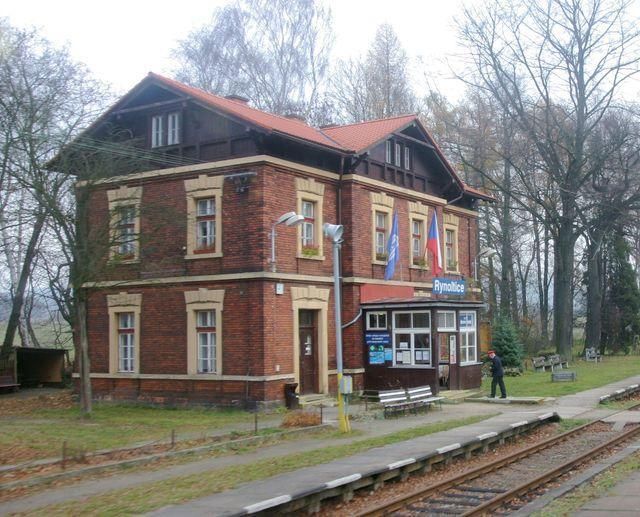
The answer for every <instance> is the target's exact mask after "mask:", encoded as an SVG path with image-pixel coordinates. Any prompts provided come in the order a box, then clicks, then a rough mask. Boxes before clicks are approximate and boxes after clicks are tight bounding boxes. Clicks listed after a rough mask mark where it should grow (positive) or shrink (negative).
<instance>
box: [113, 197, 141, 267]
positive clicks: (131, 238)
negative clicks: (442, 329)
mask: <svg viewBox="0 0 640 517" xmlns="http://www.w3.org/2000/svg"><path fill="white" fill-rule="evenodd" d="M117 217H118V225H117V237H116V239H117V246H118V254H119V255H121V256H122V257H132V256H133V255H134V253H135V243H136V234H135V233H136V232H135V221H136V207H135V206H121V207H118V216H117Z"/></svg>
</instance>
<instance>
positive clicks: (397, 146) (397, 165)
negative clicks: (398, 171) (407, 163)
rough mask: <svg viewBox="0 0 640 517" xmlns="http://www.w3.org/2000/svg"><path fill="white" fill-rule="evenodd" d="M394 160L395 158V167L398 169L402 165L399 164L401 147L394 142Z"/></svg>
mask: <svg viewBox="0 0 640 517" xmlns="http://www.w3.org/2000/svg"><path fill="white" fill-rule="evenodd" d="M394 158H395V166H396V167H400V166H401V165H402V162H401V160H402V146H401V145H400V144H399V143H398V142H396V152H395V155H394Z"/></svg>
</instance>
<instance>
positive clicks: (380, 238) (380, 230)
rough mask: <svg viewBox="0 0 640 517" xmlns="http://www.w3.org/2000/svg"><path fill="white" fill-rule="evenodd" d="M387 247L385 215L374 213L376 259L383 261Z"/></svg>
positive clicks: (383, 213)
mask: <svg viewBox="0 0 640 517" xmlns="http://www.w3.org/2000/svg"><path fill="white" fill-rule="evenodd" d="M386 247H387V214H386V213H385V212H376V258H378V259H379V260H384V258H386V257H385V255H386V253H387V251H386Z"/></svg>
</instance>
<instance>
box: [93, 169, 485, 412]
mask: <svg viewBox="0 0 640 517" xmlns="http://www.w3.org/2000/svg"><path fill="white" fill-rule="evenodd" d="M247 170H250V171H253V172H256V176H255V177H253V178H252V179H251V181H250V184H249V188H248V190H247V191H245V192H237V191H236V188H235V185H234V183H233V181H231V180H225V182H224V186H223V202H222V213H221V215H220V216H221V217H222V221H223V235H222V245H223V257H219V258H207V259H198V260H185V259H184V250H183V248H184V247H185V246H186V211H187V206H186V194H185V190H184V180H185V179H187V178H195V177H197V176H198V175H199V174H202V172H199V173H193V174H185V175H181V176H179V177H163V178H155V179H145V180H144V181H143V195H142V209H141V216H142V218H141V232H142V234H143V236H142V238H141V260H140V263H139V264H126V265H121V266H118V267H117V268H111V269H105V268H98V276H99V277H100V278H99V279H103V280H109V279H111V280H127V279H143V280H144V279H148V278H162V277H186V278H185V280H186V279H187V278H188V277H189V276H193V275H216V274H234V273H244V272H255V271H270V270H271V267H270V263H269V259H270V254H271V241H270V233H271V226H272V224H273V223H274V222H275V220H276V219H277V218H278V217H279V216H280V215H281V214H284V213H286V212H289V211H292V210H296V209H297V206H296V181H295V180H296V177H301V178H306V177H309V176H308V175H305V174H304V173H303V172H301V171H298V170H294V169H289V168H286V167H283V166H275V165H272V164H262V165H256V166H251V167H249V168H247V167H243V168H241V169H240V168H237V167H236V168H229V169H228V170H224V171H216V173H217V174H218V173H220V174H225V173H234V172H239V171H243V172H246V171H247ZM315 181H316V182H321V183H324V184H325V190H324V198H323V220H324V222H330V223H335V222H337V176H336V181H332V180H331V179H327V178H320V177H317V178H315ZM136 184H139V182H138V183H136ZM131 185H133V183H131ZM114 187H115V186H111V187H110V188H114ZM370 192H371V191H370V188H368V187H365V186H363V185H359V184H353V183H346V184H344V186H343V207H342V210H343V216H342V222H343V224H344V225H345V234H344V238H345V243H344V244H343V247H342V267H343V269H342V276H343V277H350V276H356V277H364V278H372V279H375V280H381V279H382V278H383V276H384V266H381V265H373V264H372V263H371V246H372V243H371V224H372V220H371V201H370ZM389 195H392V196H393V197H394V198H395V209H396V210H397V211H398V216H399V222H400V224H399V230H400V241H399V242H400V253H401V257H402V258H401V260H400V262H399V263H398V265H397V267H396V275H395V280H400V279H401V278H402V280H404V281H412V282H428V281H430V280H431V272H430V271H420V270H416V269H411V268H410V267H409V266H410V264H409V242H408V236H407V234H406V232H407V231H408V202H409V201H410V200H408V199H406V198H402V197H399V196H397V194H393V193H389ZM91 207H92V209H91V213H90V217H91V219H90V223H91V225H92V227H93V228H94V229H95V228H99V227H100V226H101V224H102V223H101V222H103V221H105V220H106V219H108V203H107V194H106V188H99V189H96V190H95V191H94V193H93V197H92V201H91ZM457 215H458V216H459V220H460V224H459V232H458V237H459V245H458V253H459V264H460V270H461V273H462V274H463V275H464V276H472V273H473V270H472V264H471V257H473V256H475V247H476V238H475V232H476V231H477V221H476V220H475V219H474V218H469V217H466V216H464V215H461V214H457ZM438 216H439V221H440V225H441V227H440V232H441V235H443V233H442V232H443V228H442V221H443V218H442V208H441V207H440V208H438ZM102 226H104V225H103V224H102ZM95 235H99V232H97V231H96V233H95ZM296 238H297V230H296V228H291V227H286V226H283V225H280V226H278V228H277V240H276V243H277V248H276V257H277V271H278V273H281V274H300V275H310V276H315V275H318V276H322V277H325V278H327V277H332V275H333V264H332V249H331V243H330V242H329V240H328V239H325V240H324V256H325V260H324V261H318V260H310V259H300V258H297V257H296V248H297V246H296V244H297V243H296ZM97 279H98V278H97ZM277 281H278V279H277V278H275V279H274V278H265V279H246V280H242V279H233V278H231V279H229V280H228V281H224V282H215V283H214V282H209V283H206V282H198V283H195V282H190V283H186V282H181V281H180V282H176V283H172V284H159V285H154V286H150V285H146V286H128V287H125V286H115V287H113V288H109V289H94V290H93V291H92V292H91V294H90V296H89V304H88V319H89V329H88V330H89V344H90V358H91V364H92V368H91V370H92V372H94V373H108V369H109V357H108V354H109V322H108V311H107V304H106V296H107V295H108V294H115V293H118V292H121V291H126V292H129V293H140V294H142V307H141V328H140V342H141V347H140V348H141V350H140V372H141V374H153V375H186V373H187V347H186V325H187V320H186V312H185V301H184V292H185V291H192V290H196V289H198V288H199V287H206V288H208V289H224V290H225V297H224V313H223V319H222V321H223V325H222V329H223V330H222V339H223V372H222V373H223V374H224V375H232V376H252V377H254V376H263V375H264V376H273V375H288V374H291V375H293V371H294V364H293V348H292V347H293V339H294V336H293V317H294V314H293V309H292V300H291V289H290V288H291V287H292V286H293V285H296V286H307V285H316V286H317V287H321V288H325V289H326V288H328V289H331V291H332V294H331V298H330V300H329V311H328V315H327V317H328V322H327V323H328V336H327V337H328V344H329V350H328V368H329V370H334V369H335V368H336V357H335V327H334V313H333V285H332V284H331V283H322V282H320V281H319V280H318V282H314V281H312V280H310V281H305V282H304V283H302V282H292V281H291V280H288V279H284V280H282V282H283V283H284V284H285V291H284V294H283V295H276V294H275V284H276V282H277ZM359 309H360V293H359V286H358V285H353V284H345V285H344V287H343V309H342V317H343V323H346V322H347V321H350V320H351V319H353V318H354V317H355V316H356V315H357V314H358V311H359ZM363 325H364V322H363V320H362V319H360V320H358V321H357V322H356V323H355V324H353V325H352V326H350V327H349V328H347V329H345V331H344V333H343V360H344V361H343V364H344V368H345V369H352V368H363V367H364V366H365V365H366V359H367V357H366V350H365V347H364V344H363ZM363 378H364V376H363V375H361V374H358V375H356V376H355V377H354V385H355V387H356V388H357V389H358V388H362V385H363ZM284 382H286V380H269V381H245V380H202V379H187V378H183V379H155V378H154V379H149V378H140V379H121V378H118V379H102V378H101V379H94V382H93V385H94V390H95V394H96V396H97V397H104V398H108V397H111V398H116V399H133V400H143V401H149V402H157V403H183V402H187V401H197V402H218V403H236V402H238V401H239V400H244V399H246V398H249V399H253V400H262V401H282V400H283V398H284V396H283V384H284ZM329 383H330V387H331V389H333V390H335V388H336V383H335V376H333V375H332V376H330V377H329Z"/></svg>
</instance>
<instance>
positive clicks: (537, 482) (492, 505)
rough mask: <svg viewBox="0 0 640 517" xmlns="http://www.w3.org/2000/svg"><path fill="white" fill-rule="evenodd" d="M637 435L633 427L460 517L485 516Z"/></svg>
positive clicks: (637, 431)
mask: <svg viewBox="0 0 640 517" xmlns="http://www.w3.org/2000/svg"><path fill="white" fill-rule="evenodd" d="M638 433H640V426H639V427H634V428H632V429H630V430H629V431H626V432H624V433H622V434H621V435H618V436H616V437H615V438H613V439H612V440H609V441H608V442H606V443H603V444H601V445H598V446H597V447H595V448H594V449H591V450H589V451H587V452H585V453H584V454H581V455H580V456H578V457H576V458H573V459H572V460H569V461H567V462H565V463H563V464H562V465H560V466H558V467H556V468H554V469H551V470H549V471H547V472H545V473H544V474H542V475H541V476H538V477H537V478H534V479H532V480H531V481H528V482H527V483H524V484H522V485H520V486H518V487H516V488H513V489H512V490H509V491H508V492H504V493H502V494H499V495H497V496H496V497H494V498H493V499H490V500H489V501H486V502H485V503H483V504H481V505H479V506H477V507H476V508H474V509H472V510H469V511H468V512H465V513H463V514H462V515H463V516H464V517H471V516H476V515H486V514H487V512H490V511H491V510H494V509H496V508H499V507H501V506H503V505H504V504H505V503H506V502H508V501H510V500H511V499H514V498H515V497H518V496H522V495H525V494H527V493H529V492H530V491H531V490H532V489H534V488H538V487H539V486H541V485H544V484H545V483H547V482H548V481H551V480H552V479H555V478H557V477H560V476H561V475H562V474H564V473H565V472H568V471H569V470H571V469H572V468H573V467H575V466H576V465H580V464H581V463H584V462H585V461H586V460H588V459H590V458H593V457H594V456H597V455H598V454H600V453H601V452H602V451H603V450H604V449H607V448H608V447H611V446H612V445H616V444H618V443H620V442H623V441H625V440H627V439H628V438H631V437H632V436H633V435H635V434H638Z"/></svg>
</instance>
